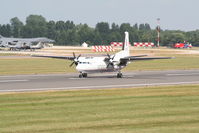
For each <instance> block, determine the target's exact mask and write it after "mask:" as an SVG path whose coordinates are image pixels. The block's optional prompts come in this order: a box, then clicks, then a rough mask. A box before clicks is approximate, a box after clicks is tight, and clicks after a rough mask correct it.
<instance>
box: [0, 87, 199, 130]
mask: <svg viewBox="0 0 199 133" xmlns="http://www.w3.org/2000/svg"><path fill="white" fill-rule="evenodd" d="M198 105H199V85H186V86H166V87H147V88H129V89H108V90H75V91H60V92H59V91H58V92H37V93H18V94H0V132H1V133H79V132H80V133H124V132H125V133H198V132H199V126H198V125H199V106H198Z"/></svg>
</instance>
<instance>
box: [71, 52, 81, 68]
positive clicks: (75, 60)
mask: <svg viewBox="0 0 199 133" xmlns="http://www.w3.org/2000/svg"><path fill="white" fill-rule="evenodd" d="M73 57H74V60H73V62H72V63H71V64H70V67H72V66H73V65H74V64H75V65H76V66H77V65H78V63H79V60H78V59H79V57H81V54H80V55H79V56H77V57H76V56H75V53H74V52H73Z"/></svg>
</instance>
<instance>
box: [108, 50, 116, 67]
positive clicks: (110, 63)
mask: <svg viewBox="0 0 199 133" xmlns="http://www.w3.org/2000/svg"><path fill="white" fill-rule="evenodd" d="M107 56H108V59H107V60H106V61H108V64H107V66H106V68H108V67H109V66H110V65H112V66H113V65H114V64H113V59H114V58H115V55H114V56H113V57H112V58H111V56H110V55H109V54H108V53H107Z"/></svg>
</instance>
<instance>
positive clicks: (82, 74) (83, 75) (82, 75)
mask: <svg viewBox="0 0 199 133" xmlns="http://www.w3.org/2000/svg"><path fill="white" fill-rule="evenodd" d="M87 76H88V74H87V73H80V74H79V78H86V77H87Z"/></svg>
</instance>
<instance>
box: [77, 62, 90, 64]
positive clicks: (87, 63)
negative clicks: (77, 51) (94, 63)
mask: <svg viewBox="0 0 199 133" xmlns="http://www.w3.org/2000/svg"><path fill="white" fill-rule="evenodd" d="M79 64H90V63H89V62H79Z"/></svg>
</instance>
